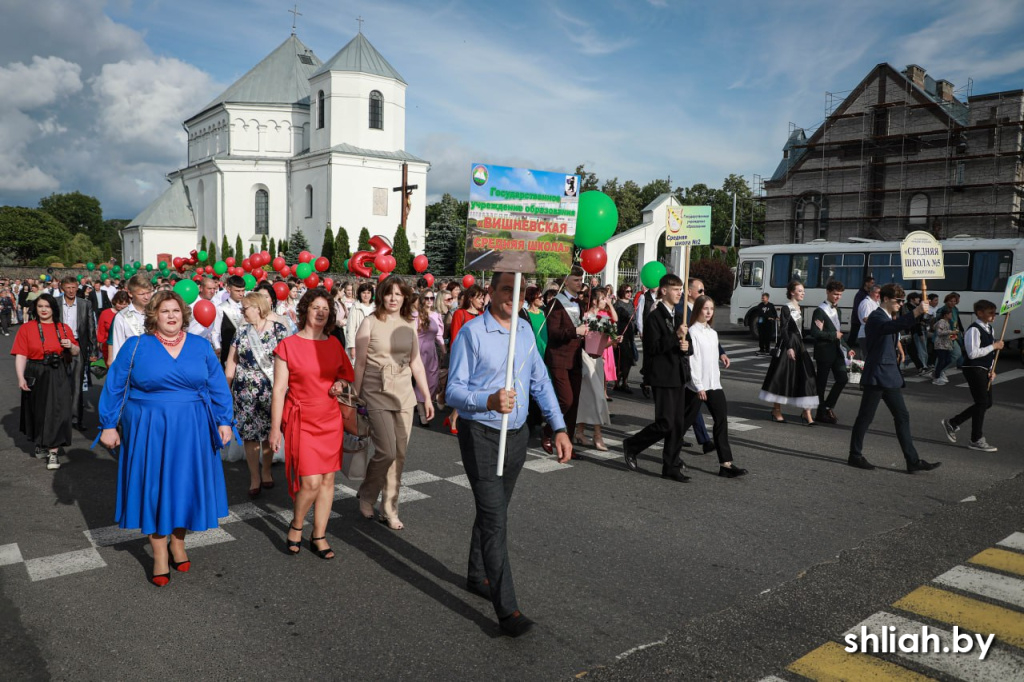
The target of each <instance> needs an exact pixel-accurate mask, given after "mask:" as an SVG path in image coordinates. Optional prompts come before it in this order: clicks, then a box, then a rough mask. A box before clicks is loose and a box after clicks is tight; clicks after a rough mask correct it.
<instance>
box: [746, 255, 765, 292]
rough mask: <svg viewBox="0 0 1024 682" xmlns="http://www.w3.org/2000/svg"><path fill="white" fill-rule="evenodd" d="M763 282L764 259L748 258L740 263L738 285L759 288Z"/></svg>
mask: <svg viewBox="0 0 1024 682" xmlns="http://www.w3.org/2000/svg"><path fill="white" fill-rule="evenodd" d="M763 283H764V261H763V260H748V261H744V262H743V263H741V264H740V286H741V287H757V288H758V289H760V288H761V285H762V284H763Z"/></svg>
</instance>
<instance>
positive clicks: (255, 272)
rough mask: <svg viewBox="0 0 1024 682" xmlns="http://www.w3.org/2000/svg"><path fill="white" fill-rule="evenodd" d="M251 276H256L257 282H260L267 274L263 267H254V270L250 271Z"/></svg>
mask: <svg viewBox="0 0 1024 682" xmlns="http://www.w3.org/2000/svg"><path fill="white" fill-rule="evenodd" d="M252 276H253V277H255V278H256V281H257V282H262V281H263V279H264V278H265V277H266V276H267V271H266V270H264V269H263V268H256V269H255V270H253V271H252Z"/></svg>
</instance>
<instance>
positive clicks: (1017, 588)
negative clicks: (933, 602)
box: [933, 566, 1024, 620]
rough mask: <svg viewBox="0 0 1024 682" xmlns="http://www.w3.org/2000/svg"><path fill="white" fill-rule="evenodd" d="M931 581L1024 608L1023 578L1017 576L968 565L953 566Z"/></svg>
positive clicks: (1023, 616) (1023, 618)
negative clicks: (1013, 576)
mask: <svg viewBox="0 0 1024 682" xmlns="http://www.w3.org/2000/svg"><path fill="white" fill-rule="evenodd" d="M933 582H937V583H939V584H940V585H945V586H947V587H955V588H956V589H958V590H961V591H963V592H973V593H974V594H977V595H980V596H982V597H988V598H989V599H994V600H996V601H1001V602H1005V603H1007V604H1010V605H1012V606H1016V607H1018V608H1024V580H1021V579H1019V578H1011V577H1009V576H1005V575H1000V574H998V573H991V572H989V571H982V570H980V569H977V568H970V567H968V566H954V567H953V568H952V569H950V570H948V571H946V572H945V573H943V574H942V575H940V576H938V577H937V578H935V580H934V581H933ZM1021 619H1022V620H1024V615H1022V616H1021Z"/></svg>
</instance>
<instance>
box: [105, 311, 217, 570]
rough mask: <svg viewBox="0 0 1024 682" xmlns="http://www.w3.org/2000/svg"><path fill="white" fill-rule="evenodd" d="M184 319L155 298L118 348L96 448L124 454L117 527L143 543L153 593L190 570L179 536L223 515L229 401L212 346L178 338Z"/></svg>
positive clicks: (185, 336) (185, 315)
mask: <svg viewBox="0 0 1024 682" xmlns="http://www.w3.org/2000/svg"><path fill="white" fill-rule="evenodd" d="M191 318H192V311H191V309H190V308H189V307H188V306H187V305H185V302H184V301H183V300H182V298H181V296H179V295H178V294H177V293H176V292H174V291H158V292H156V293H155V294H154V295H153V298H152V299H151V300H150V301H149V304H148V305H147V306H146V312H145V322H144V333H143V334H142V335H140V336H135V337H132V338H129V339H127V340H126V341H125V342H124V345H123V346H122V347H121V352H120V357H121V359H120V360H119V361H117V362H114V363H113V365H111V367H110V371H109V372H108V373H107V379H106V382H105V383H104V385H103V394H102V395H101V396H100V405H99V412H100V426H101V428H102V431H101V433H100V436H99V438H98V439H97V440H99V441H101V442H102V443H103V445H105V446H106V447H108V448H111V449H112V448H115V447H117V446H118V445H121V456H120V458H119V459H118V472H117V474H118V485H117V512H116V514H115V518H116V520H117V523H118V525H119V526H120V527H121V528H140V529H141V530H142V532H143V533H144V534H146V535H148V536H149V542H150V545H151V546H152V548H153V574H152V576H151V577H150V578H149V580H150V582H151V583H152V584H154V585H156V586H157V587H163V586H164V585H166V584H167V583H168V582H169V581H170V570H169V569H170V568H173V569H175V570H176V571H180V572H183V573H184V572H188V570H189V569H190V568H191V567H192V563H191V561H189V559H188V556H187V554H186V553H185V532H186V531H189V530H191V531H196V532H198V531H204V530H209V529H211V528H216V527H217V524H218V519H220V518H223V517H225V516H227V515H228V498H227V489H226V488H225V485H224V468H223V464H222V463H221V459H220V457H219V456H218V451H219V450H220V449H221V448H222V447H224V445H226V444H227V442H228V441H229V440H231V435H232V424H233V423H234V414H233V412H232V409H231V393H230V392H229V391H228V386H227V383H225V381H224V372H223V370H221V366H220V360H219V359H218V358H217V356H216V355H215V354H214V352H213V347H212V346H211V345H210V342H209V341H207V340H206V339H204V338H202V337H199V336H196V335H195V334H187V333H186V332H185V329H187V328H188V325H189V322H190V321H191ZM118 425H120V428H121V433H118ZM168 536H170V544H169V546H168Z"/></svg>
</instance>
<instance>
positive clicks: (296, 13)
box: [288, 4, 302, 35]
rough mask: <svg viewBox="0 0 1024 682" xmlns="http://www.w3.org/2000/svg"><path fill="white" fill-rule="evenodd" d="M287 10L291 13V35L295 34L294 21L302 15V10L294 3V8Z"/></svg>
mask: <svg viewBox="0 0 1024 682" xmlns="http://www.w3.org/2000/svg"><path fill="white" fill-rule="evenodd" d="M288 12H289V13H290V14H291V15H292V35H295V22H296V21H298V19H299V17H301V16H302V12H300V11H299V6H298V4H296V5H295V8H294V9H290V10H288Z"/></svg>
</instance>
